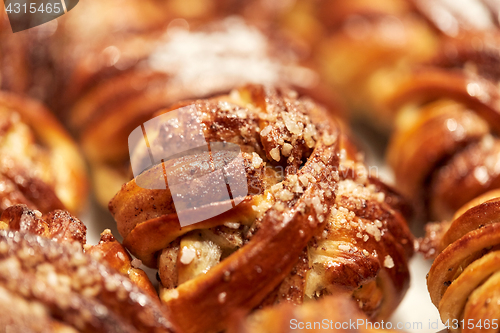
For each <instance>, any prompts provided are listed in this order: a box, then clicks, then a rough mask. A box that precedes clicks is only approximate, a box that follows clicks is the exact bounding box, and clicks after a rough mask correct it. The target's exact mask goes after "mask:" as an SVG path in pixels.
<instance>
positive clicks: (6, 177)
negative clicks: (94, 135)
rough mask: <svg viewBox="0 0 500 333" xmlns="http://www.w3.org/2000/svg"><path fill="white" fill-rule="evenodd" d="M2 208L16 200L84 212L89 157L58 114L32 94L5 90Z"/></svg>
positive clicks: (0, 97) (0, 98)
mask: <svg viewBox="0 0 500 333" xmlns="http://www.w3.org/2000/svg"><path fill="white" fill-rule="evenodd" d="M0 128H1V131H0V177H1V181H0V184H1V191H0V210H2V211H3V210H4V209H6V208H7V207H9V206H11V205H14V204H26V205H28V207H30V208H31V209H37V210H39V211H41V212H42V213H44V214H45V213H48V212H49V211H52V210H54V209H68V210H69V211H71V212H72V213H78V212H82V210H83V209H84V208H85V206H86V201H87V194H88V191H87V175H86V167H85V164H84V161H83V159H82V157H81V155H80V152H79V149H78V147H77V146H76V144H75V142H74V141H73V139H72V138H71V137H70V136H69V134H68V133H67V132H66V130H65V129H64V128H63V127H62V125H61V124H60V123H59V122H58V121H57V119H56V118H55V117H54V115H53V114H51V113H50V112H49V111H48V110H47V109H45V108H44V107H43V106H42V105H41V104H39V103H38V102H35V101H33V100H31V99H29V98H27V97H22V96H17V95H14V94H11V93H6V92H1V93H0Z"/></svg>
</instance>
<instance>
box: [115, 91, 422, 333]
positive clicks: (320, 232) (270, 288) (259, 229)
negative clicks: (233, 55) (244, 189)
mask: <svg viewBox="0 0 500 333" xmlns="http://www.w3.org/2000/svg"><path fill="white" fill-rule="evenodd" d="M189 104H192V105H194V106H195V107H196V112H197V114H198V116H199V117H200V119H202V122H203V123H204V124H205V136H206V138H207V140H210V141H214V140H215V141H221V140H222V141H228V142H232V143H237V144H239V145H240V147H241V149H242V152H244V153H243V155H242V156H243V159H244V160H245V169H246V172H247V179H250V180H252V179H253V180H260V183H259V184H261V186H262V188H261V189H262V190H261V191H258V192H257V193H250V194H249V195H248V196H247V197H246V198H245V199H244V200H243V201H242V202H241V203H240V204H239V205H238V206H237V207H236V208H234V209H232V210H229V211H227V212H225V213H223V214H221V215H219V216H216V217H214V218H211V219H208V220H205V221H203V222H200V223H197V224H194V225H189V226H186V227H183V228H179V224H178V223H179V222H178V219H177V216H176V214H175V210H174V208H173V203H172V197H171V194H170V191H168V190H147V189H143V188H141V187H139V186H138V185H137V184H136V180H132V181H130V182H128V183H127V184H125V185H123V187H122V189H121V190H120V192H118V193H117V194H116V196H115V197H114V198H113V200H112V201H111V202H110V205H109V208H110V211H111V212H112V214H113V216H114V217H115V219H116V221H117V225H118V229H119V231H120V233H121V234H122V236H123V237H124V245H125V246H126V247H127V248H128V249H129V250H130V251H131V252H132V253H133V254H134V255H136V256H137V257H138V258H140V259H141V260H143V262H144V263H146V264H147V265H150V266H154V267H158V269H159V277H160V279H161V283H162V290H161V293H160V298H161V299H162V300H163V302H164V303H166V304H167V305H168V306H169V307H170V308H171V309H172V313H173V316H174V317H175V318H176V321H177V322H178V323H179V324H180V326H181V327H182V329H183V330H185V331H187V332H197V331H218V330H221V329H223V328H225V327H226V326H227V324H228V322H229V316H230V314H231V313H232V312H233V311H234V309H235V308H238V309H241V310H243V311H249V310H251V309H252V308H254V307H256V306H258V305H259V304H261V306H265V305H272V304H276V303H282V302H285V303H286V302H289V303H292V304H300V303H302V301H303V300H305V299H309V298H317V297H321V296H323V295H329V294H335V293H337V292H340V291H342V292H345V293H347V294H350V295H353V297H354V298H355V299H356V300H357V301H358V303H359V305H360V307H361V308H362V309H363V310H365V311H366V312H367V313H369V314H370V315H371V316H372V317H378V318H385V317H387V316H388V315H389V314H390V313H391V312H392V310H393V309H394V307H395V306H396V305H397V304H398V303H399V301H400V299H401V297H402V296H403V295H404V293H405V290H406V289H407V287H408V279H409V275H408V269H407V260H408V258H409V257H410V256H411V254H412V250H413V243H412V237H411V234H410V232H409V231H408V229H407V226H406V222H405V220H404V218H403V216H402V215H401V213H400V212H398V211H397V210H396V209H395V208H394V207H393V206H391V204H390V202H393V203H394V202H398V200H400V198H398V196H397V195H396V194H395V193H394V192H391V191H388V190H384V187H383V186H379V184H378V183H377V182H376V181H373V183H372V182H371V180H370V177H368V174H367V169H366V167H365V166H364V164H363V163H362V161H361V160H360V159H359V158H360V156H359V154H358V153H357V151H356V149H355V148H354V146H353V145H352V144H351V142H350V140H349V139H348V137H347V136H346V134H344V133H340V132H339V129H340V126H339V125H338V123H337V122H336V121H333V120H332V119H331V117H329V116H328V115H327V114H326V113H324V112H325V111H324V110H323V109H322V108H321V107H319V106H318V105H316V104H315V103H313V102H312V101H310V100H308V99H304V98H297V94H296V93H295V92H293V91H289V90H287V89H272V88H265V87H263V86H258V85H249V86H244V87H242V88H239V89H236V90H234V91H233V92H232V93H231V94H230V95H225V96H220V97H216V98H213V99H208V100H198V101H193V102H186V103H181V104H179V106H183V105H189ZM290 143H293V144H292V145H290ZM287 144H288V145H289V146H291V150H290V151H287V149H286V145H287ZM284 148H285V149H284ZM183 163H189V161H188V160H186V161H184V162H183ZM186 165H190V164H186ZM277 166H282V167H283V168H284V170H285V172H284V176H282V178H280V177H273V176H271V177H269V176H267V177H266V176H265V175H264V174H263V173H262V170H265V169H268V170H271V173H270V174H271V175H272V174H273V172H272V170H274V168H276V167H277ZM259 175H260V176H259ZM200 186H201V189H200V190H203V186H204V185H203V184H202V185H200ZM235 223H236V225H235V226H233V224H235ZM233 228H235V229H233ZM191 250H194V251H195V252H196V251H200V256H198V257H195V258H192V259H191V260H187V257H186V256H185V255H184V252H183V251H191ZM224 253H226V254H224ZM221 258H222V259H221ZM297 260H298V263H297ZM201 272H206V273H205V274H201V275H200V273H201ZM214 308H217V309H218V310H217V311H216V312H214V311H213V309H214Z"/></svg>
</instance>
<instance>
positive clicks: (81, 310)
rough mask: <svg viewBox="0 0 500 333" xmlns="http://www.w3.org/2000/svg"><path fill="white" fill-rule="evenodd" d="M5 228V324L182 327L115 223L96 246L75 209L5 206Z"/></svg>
mask: <svg viewBox="0 0 500 333" xmlns="http://www.w3.org/2000/svg"><path fill="white" fill-rule="evenodd" d="M0 229H3V230H0V267H2V269H1V273H0V298H1V299H2V302H1V303H2V305H1V306H0V307H1V308H2V313H1V315H0V327H1V328H2V330H7V331H12V332H59V331H60V332H76V331H79V332H173V331H174V327H173V325H172V324H171V323H170V322H169V320H168V312H167V311H166V310H165V309H164V308H163V307H162V306H161V305H160V303H159V300H158V296H157V294H156V292H155V290H154V288H153V286H152V285H151V283H150V281H149V280H148V278H147V276H146V274H145V273H144V272H143V271H142V270H140V269H138V268H134V267H132V263H131V258H130V256H129V255H128V253H127V252H126V251H125V249H124V248H123V247H122V246H121V245H120V244H119V243H118V242H116V241H115V240H114V239H113V237H112V235H111V234H110V233H109V231H105V232H104V233H103V235H102V237H101V242H100V243H99V244H98V245H96V246H89V245H87V244H85V233H86V228H85V226H84V225H83V223H81V222H80V221H79V220H78V219H77V218H75V217H73V216H71V215H70V214H69V213H67V212H65V211H54V212H51V213H50V214H48V215H46V216H42V215H41V214H40V212H38V211H32V210H30V209H28V208H27V207H26V206H23V205H15V206H12V207H9V208H8V209H6V210H5V211H4V212H3V213H2V216H1V218H0ZM40 236H42V237H40ZM82 245H83V247H84V248H85V252H83V251H82ZM28 318H29V320H28Z"/></svg>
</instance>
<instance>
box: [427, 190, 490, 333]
mask: <svg viewBox="0 0 500 333" xmlns="http://www.w3.org/2000/svg"><path fill="white" fill-rule="evenodd" d="M499 195H500V191H499V190H494V191H491V192H488V193H486V194H484V195H482V196H481V197H478V198H476V199H475V200H473V201H472V202H470V203H468V204H467V205H465V206H464V207H462V208H461V209H460V211H458V212H457V214H456V215H455V218H454V220H453V221H452V222H451V224H450V225H449V226H445V227H444V228H445V230H444V231H442V232H441V234H442V236H441V237H438V238H437V239H436V240H434V249H433V250H435V251H436V252H437V253H439V252H440V253H439V255H438V256H437V258H436V259H435V261H434V263H433V265H432V267H431V270H430V271H429V275H428V277H427V284H428V289H429V293H430V295H431V299H432V302H433V303H434V305H435V306H436V307H437V308H438V309H439V313H440V315H441V320H442V321H443V323H447V324H448V325H449V326H450V332H477V331H478V330H481V332H483V331H485V332H489V331H492V332H496V331H498V323H497V325H496V326H497V327H496V328H495V325H494V319H496V320H498V318H499V315H500V307H499V306H498V297H499V296H498V292H497V290H498V288H497V284H498V272H497V271H498V263H499V260H500V255H499V252H498V244H499V241H498V238H499V235H500V233H499V230H500V229H499V228H500V224H499V222H498V221H499V218H500V214H499V212H500V209H499V207H500V197H499ZM441 251H442V252H441Z"/></svg>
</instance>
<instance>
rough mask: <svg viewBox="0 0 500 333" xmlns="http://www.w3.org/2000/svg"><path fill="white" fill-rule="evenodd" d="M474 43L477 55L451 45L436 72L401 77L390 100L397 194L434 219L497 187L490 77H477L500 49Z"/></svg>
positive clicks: (465, 42) (465, 43)
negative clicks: (454, 54) (455, 52)
mask: <svg viewBox="0 0 500 333" xmlns="http://www.w3.org/2000/svg"><path fill="white" fill-rule="evenodd" d="M474 38H475V40H479V41H480V42H483V43H484V45H485V48H484V49H483V52H479V51H474V50H473V49H472V46H471V40H470V39H467V38H465V37H464V38H463V39H461V40H456V41H454V42H452V43H450V44H449V45H456V49H458V50H460V49H461V51H460V52H459V53H458V54H459V55H458V56H457V57H443V58H442V59H439V60H437V61H436V62H437V63H440V64H441V66H442V67H444V68H439V67H427V68H422V69H420V70H417V71H415V72H414V73H412V74H410V75H408V77H407V78H406V79H405V80H403V81H402V83H401V84H400V87H399V89H398V91H397V92H396V93H395V94H394V95H393V96H392V101H391V104H392V105H393V110H397V114H398V116H397V121H396V124H395V127H396V132H395V133H394V134H393V136H392V138H391V142H390V144H389V147H388V154H387V156H388V162H389V164H390V165H391V166H392V167H393V168H394V171H395V175H396V180H397V182H398V184H400V189H401V191H402V192H403V193H404V194H405V195H407V197H408V198H411V199H413V201H414V202H416V203H417V204H418V205H420V206H421V207H425V210H427V211H428V215H429V216H430V218H431V219H435V220H449V219H450V218H451V217H452V215H453V214H454V212H455V211H456V210H457V209H459V208H460V207H461V206H462V205H464V204H465V203H466V202H468V201H470V200H472V199H473V198H475V197H476V196H478V195H480V194H482V193H485V192H487V191H489V190H491V189H495V188H498V186H499V185H500V183H499V173H498V170H497V168H496V167H495V165H497V163H498V160H499V158H500V155H499V152H500V151H499V148H500V142H499V141H498V138H497V136H496V135H497V133H498V130H499V124H500V122H499V121H500V117H499V115H500V109H499V108H498V101H499V98H500V95H499V92H498V88H497V87H496V86H495V81H496V80H497V79H498V77H496V79H493V77H492V76H495V75H496V74H495V73H494V72H489V77H485V76H481V75H480V74H481V73H484V72H487V71H488V68H489V67H491V59H492V57H498V54H499V52H498V50H499V49H500V48H499V45H500V44H498V43H496V44H493V43H492V42H493V41H495V40H496V39H490V38H489V36H484V38H483V39H478V36H475V37H474ZM486 45H488V47H486ZM471 68H476V69H471ZM494 80H495V81H494ZM457 188H459V189H460V190H459V191H457V190H456V189H457ZM422 210H424V209H422Z"/></svg>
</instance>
